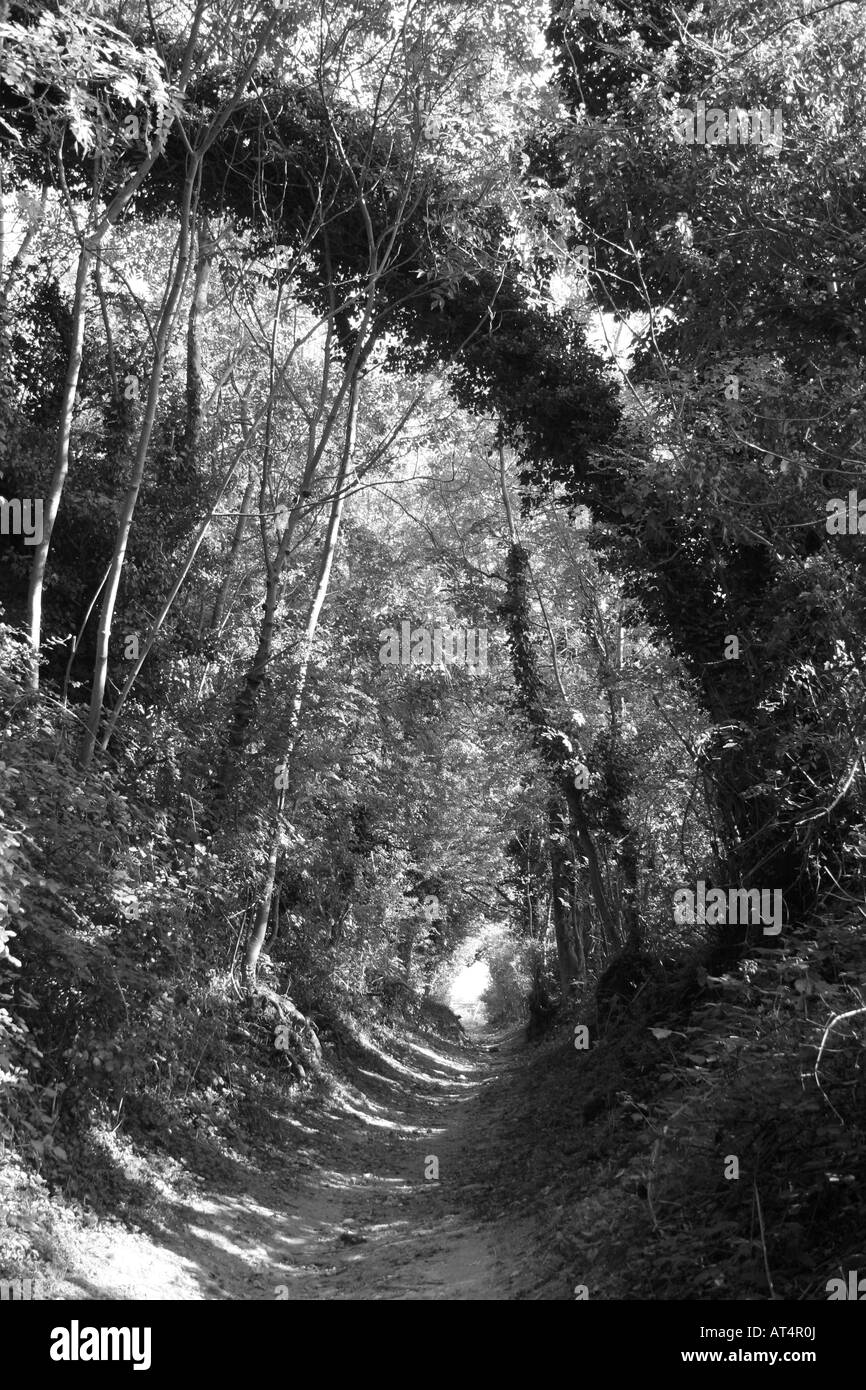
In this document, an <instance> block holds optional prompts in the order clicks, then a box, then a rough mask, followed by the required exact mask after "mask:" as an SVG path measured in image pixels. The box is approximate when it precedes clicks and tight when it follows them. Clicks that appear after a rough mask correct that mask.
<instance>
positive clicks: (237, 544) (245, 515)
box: [209, 468, 256, 633]
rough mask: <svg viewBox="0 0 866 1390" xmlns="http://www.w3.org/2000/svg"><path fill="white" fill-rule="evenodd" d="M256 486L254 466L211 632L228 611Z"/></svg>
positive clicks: (227, 559)
mask: <svg viewBox="0 0 866 1390" xmlns="http://www.w3.org/2000/svg"><path fill="white" fill-rule="evenodd" d="M255 486H256V480H255V477H254V476H253V470H252V468H250V469H249V470H248V473H247V485H246V487H245V489H244V495H243V499H242V501H241V509H240V512H239V514H238V517H237V521H236V523H235V530H234V535H233V536H232V540H231V545H230V546H229V552H228V555H227V556H226V568H225V573H224V574H223V579H222V583H221V584H220V586H219V591H218V593H217V596H216V600H215V602H214V606H213V612H212V613H211V616H210V623H209V627H210V630H211V632H217V633H218V632H219V630H220V628H221V627H222V621H223V614H224V613H225V611H226V603H227V602H228V596H229V589H230V588H231V584H232V576H233V575H234V571H235V565H236V564H237V559H238V555H239V554H240V549H241V543H242V541H243V538H244V527H245V526H246V523H247V521H248V519H249V515H250V506H251V504H252V500H253V491H254V489H255Z"/></svg>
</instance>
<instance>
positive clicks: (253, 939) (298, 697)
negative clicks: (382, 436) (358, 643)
mask: <svg viewBox="0 0 866 1390" xmlns="http://www.w3.org/2000/svg"><path fill="white" fill-rule="evenodd" d="M357 415H358V378H357V375H355V376H353V378H352V384H351V387H350V393H349V414H348V419H347V421H346V439H345V444H344V447H343V454H342V458H341V460H340V468H339V470H338V473H337V479H336V483H335V486H334V500H333V502H332V504H331V514H330V517H329V519H328V529H327V531H326V533H325V540H324V542H323V553H322V559H321V563H320V565H319V573H318V578H317V580H316V588H315V592H314V594H313V601H312V603H311V605H310V610H309V613H308V614H307V622H306V626H305V629H304V635H303V638H302V640H301V657H300V662H299V665H298V674H297V678H296V680H295V690H294V694H293V696H292V704H291V709H290V711H289V727H288V734H287V738H286V743H285V747H284V750H283V757H282V760H281V765H282V766H283V767H284V768H286V769H287V778H286V779H284V783H285V781H287V780H290V766H291V760H292V756H293V754H294V751H295V745H296V743H297V736H298V728H299V725H300V719H301V708H302V706H303V701H304V692H305V689H306V684H307V673H308V671H309V667H310V660H311V657H312V654H313V643H314V641H315V636H316V629H317V627H318V625H319V616H320V614H321V611H322V606H323V604H324V602H325V596H326V595H327V592H328V585H329V583H330V580H331V569H332V567H333V562H334V555H335V553H336V549H337V542H338V540H339V535H340V522H341V519H342V515H343V504H344V501H345V480H346V474H347V472H348V468H349V464H350V462H351V460H352V456H353V454H354V452H355V437H356V428H357ZM287 790H288V787H287V786H286V785H285V784H283V785H282V786H281V787H280V790H279V792H278V795H277V804H276V809H275V813H274V818H273V828H272V831H271V845H270V850H269V853H268V862H267V867H266V869H265V878H264V883H263V885H262V890H261V894H260V897H259V904H258V907H257V909H256V916H255V921H254V922H253V928H252V931H251V932H250V936H249V939H248V941H247V944H246V949H245V951H244V963H243V976H244V983H245V985H246V987H247V988H248V989H254V988H255V983H256V967H257V965H258V959H259V955H260V954H261V949H262V944H263V942H264V939H265V932H266V931H267V925H268V917H269V916H270V910H271V898H272V897H273V893H274V884H275V881H276V875H277V864H278V861H279V855H280V846H281V843H282V837H283V806H284V804H285V798H286V791H287Z"/></svg>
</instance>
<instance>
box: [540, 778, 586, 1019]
mask: <svg viewBox="0 0 866 1390" xmlns="http://www.w3.org/2000/svg"><path fill="white" fill-rule="evenodd" d="M547 819H548V827H549V839H548V852H549V854H550V898H551V906H552V910H553V930H554V933H555V936H556V959H557V964H558V966H559V987H560V989H561V991H562V997H563V999H565V998H566V997H567V995H568V988H569V985H570V984H571V983H572V981H573V980H579V979H580V977H581V971H580V961H579V960H578V957H577V952H576V951H575V947H574V937H573V932H572V924H571V899H572V894H571V893H570V891H569V888H570V884H569V865H568V859H567V856H566V853H565V845H564V840H565V836H566V827H565V824H564V822H563V816H562V811H561V809H560V803H559V800H558V798H556V797H551V799H550V801H549V802H548V807H547Z"/></svg>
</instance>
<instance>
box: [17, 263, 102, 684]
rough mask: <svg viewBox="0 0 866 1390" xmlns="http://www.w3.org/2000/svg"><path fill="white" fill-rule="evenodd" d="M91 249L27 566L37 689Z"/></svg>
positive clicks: (79, 278)
mask: <svg viewBox="0 0 866 1390" xmlns="http://www.w3.org/2000/svg"><path fill="white" fill-rule="evenodd" d="M93 255H94V253H93V251H92V249H91V248H90V246H89V244H88V243H87V242H86V241H85V242H84V244H83V245H82V247H81V250H80V252H79V255H78V270H77V272H76V276H75V296H74V299H73V302H72V340H71V344H70V349H69V360H68V362H67V366H66V380H65V382H64V384H63V401H62V404H61V407H60V423H59V426H58V430H57V448H56V450H55V454H54V472H53V474H52V476H51V482H50V483H49V486H48V496H47V497H46V499H45V502H46V506H45V515H44V518H43V523H42V538H41V540H40V542H39V544H38V545H37V546H35V547H34V550H33V560H32V562H31V566H30V583H29V586H28V590H27V628H28V634H29V639H30V662H29V670H28V677H27V686H28V689H30V690H33V691H36V690H38V689H39V653H40V649H41V645H42V593H43V589H44V586H45V568H46V565H47V563H48V551H49V549H50V547H51V535H52V532H53V530H54V523H55V521H56V520H57V511H58V508H59V507H60V498H61V496H62V495H63V488H64V485H65V483H66V476H67V474H68V472H69V449H70V444H71V440H72V418H73V415H74V413H75V402H76V400H77V398H78V378H79V376H80V374H81V359H82V357H83V355H84V325H85V315H86V308H87V287H88V280H89V277H90V267H91V264H92V262H93Z"/></svg>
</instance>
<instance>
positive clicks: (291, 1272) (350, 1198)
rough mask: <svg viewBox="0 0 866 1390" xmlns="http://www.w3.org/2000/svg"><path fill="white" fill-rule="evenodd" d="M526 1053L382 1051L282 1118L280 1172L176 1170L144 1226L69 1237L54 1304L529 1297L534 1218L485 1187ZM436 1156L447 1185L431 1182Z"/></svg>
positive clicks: (511, 1046)
mask: <svg viewBox="0 0 866 1390" xmlns="http://www.w3.org/2000/svg"><path fill="white" fill-rule="evenodd" d="M525 1057H526V1053H525V1051H524V1050H523V1049H522V1047H521V1039H520V1033H519V1031H518V1032H517V1033H515V1032H514V1031H512V1032H511V1033H509V1034H506V1035H497V1036H495V1037H494V1036H493V1035H491V1034H482V1035H479V1036H478V1037H477V1038H476V1039H474V1040H473V1042H472V1043H471V1044H470V1045H469V1046H467V1047H457V1046H455V1045H452V1044H449V1043H443V1042H441V1041H437V1042H431V1041H429V1040H422V1039H419V1038H417V1037H415V1038H411V1039H403V1040H402V1041H401V1042H399V1043H398V1042H397V1041H396V1040H393V1041H392V1044H391V1046H389V1047H388V1049H387V1050H386V1051H385V1050H379V1049H374V1048H372V1047H370V1048H369V1049H368V1055H367V1057H366V1058H365V1059H364V1062H363V1064H362V1065H360V1066H359V1067H358V1068H357V1070H356V1071H354V1072H353V1075H352V1080H351V1081H346V1080H341V1081H339V1082H337V1083H336V1084H335V1085H334V1088H333V1090H332V1093H331V1094H330V1095H329V1096H328V1097H327V1098H325V1100H324V1101H321V1100H320V1101H318V1102H316V1103H314V1104H310V1105H302V1106H297V1107H295V1108H292V1107H291V1106H287V1107H286V1110H285V1112H284V1113H283V1114H282V1115H281V1116H277V1117H275V1120H276V1123H277V1125H278V1126H279V1127H280V1128H281V1129H282V1131H283V1135H284V1138H283V1141H282V1143H279V1141H278V1143H277V1147H278V1148H279V1149H280V1150H281V1152H282V1154H283V1155H284V1160H283V1162H282V1163H281V1165H280V1166H279V1167H277V1166H276V1165H274V1164H273V1163H268V1164H266V1165H264V1166H259V1165H258V1164H257V1163H256V1162H255V1160H256V1158H257V1157H258V1155H257V1154H256V1153H254V1152H250V1154H249V1159H250V1160H251V1161H250V1162H248V1163H247V1164H244V1165H243V1166H241V1165H237V1166H236V1169H235V1172H234V1175H233V1178H232V1180H231V1181H230V1182H225V1181H222V1182H217V1183H214V1184H212V1183H211V1182H210V1181H209V1180H208V1178H207V1177H202V1176H201V1175H200V1174H199V1175H198V1176H196V1177H194V1178H192V1179H189V1178H187V1181H186V1182H184V1181H183V1180H180V1181H178V1180H177V1176H178V1175H176V1176H175V1180H174V1181H173V1182H170V1183H168V1184H167V1185H164V1186H163V1189H162V1194H161V1200H160V1201H159V1202H158V1204H157V1207H156V1209H155V1210H154V1211H153V1213H152V1216H150V1217H149V1218H148V1219H147V1221H146V1223H145V1225H146V1229H144V1228H143V1229H142V1230H141V1231H140V1232H139V1233H136V1232H134V1231H130V1230H129V1229H127V1228H126V1227H124V1226H121V1225H120V1224H119V1223H112V1222H107V1223H101V1222H98V1223H96V1225H95V1226H94V1227H92V1228H91V1229H89V1230H87V1231H86V1232H84V1231H81V1232H77V1233H76V1234H77V1235H78V1239H74V1240H69V1239H67V1240H66V1241H64V1242H63V1244H64V1246H65V1260H66V1261H68V1267H67V1268H65V1269H63V1268H58V1267H56V1266H55V1267H54V1269H53V1270H52V1271H48V1270H46V1273H48V1274H49V1278H48V1280H47V1283H46V1286H45V1294H44V1296H46V1297H49V1298H54V1299H64V1298H65V1299H72V1298H88V1299H111V1298H120V1299H169V1300H202V1299H205V1300H211V1299H229V1300H242V1299H276V1298H283V1299H288V1300H293V1301H297V1300H315V1301H320V1300H330V1299H359V1300H367V1299H369V1300H379V1299H396V1300H401V1299H409V1300H417V1299H421V1300H423V1299H436V1298H442V1299H448V1300H484V1301H486V1300H507V1299H511V1298H515V1297H520V1296H521V1295H520V1292H519V1289H520V1287H521V1286H522V1284H523V1282H524V1277H525V1273H526V1271H525V1265H524V1258H525V1255H526V1251H527V1245H528V1244H529V1243H531V1240H530V1241H528V1240H527V1237H528V1235H529V1232H528V1229H527V1227H526V1218H523V1219H518V1218H516V1217H515V1216H513V1215H509V1214H508V1212H507V1204H506V1208H505V1209H503V1207H502V1205H501V1204H496V1203H495V1200H494V1205H493V1207H491V1204H490V1198H491V1193H490V1192H489V1191H488V1186H489V1184H488V1183H480V1182H478V1181H477V1178H478V1176H479V1172H480V1168H484V1169H485V1170H486V1171H487V1172H488V1173H489V1171H490V1170H491V1168H492V1169H494V1170H495V1167H496V1163H497V1149H498V1146H499V1144H500V1143H501V1142H502V1137H503V1129H504V1127H505V1126H506V1119H507V1115H508V1113H509V1092H510V1090H511V1086H510V1085H509V1083H510V1082H511V1081H513V1080H514V1079H515V1073H519V1072H520V1071H522V1070H523V1064H524V1061H525ZM271 1151H272V1152H273V1144H272V1145H271ZM431 1157H435V1158H436V1159H437V1160H438V1165H439V1178H438V1181H437V1180H431V1179H429V1178H425V1168H426V1169H427V1171H430V1168H431V1165H430V1164H429V1159H430V1158H431ZM184 1187H185V1188H186V1190H185V1191H184V1190H183V1188H184ZM493 1195H494V1198H495V1194H493ZM70 1234H72V1233H70ZM55 1258H56V1257H55Z"/></svg>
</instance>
